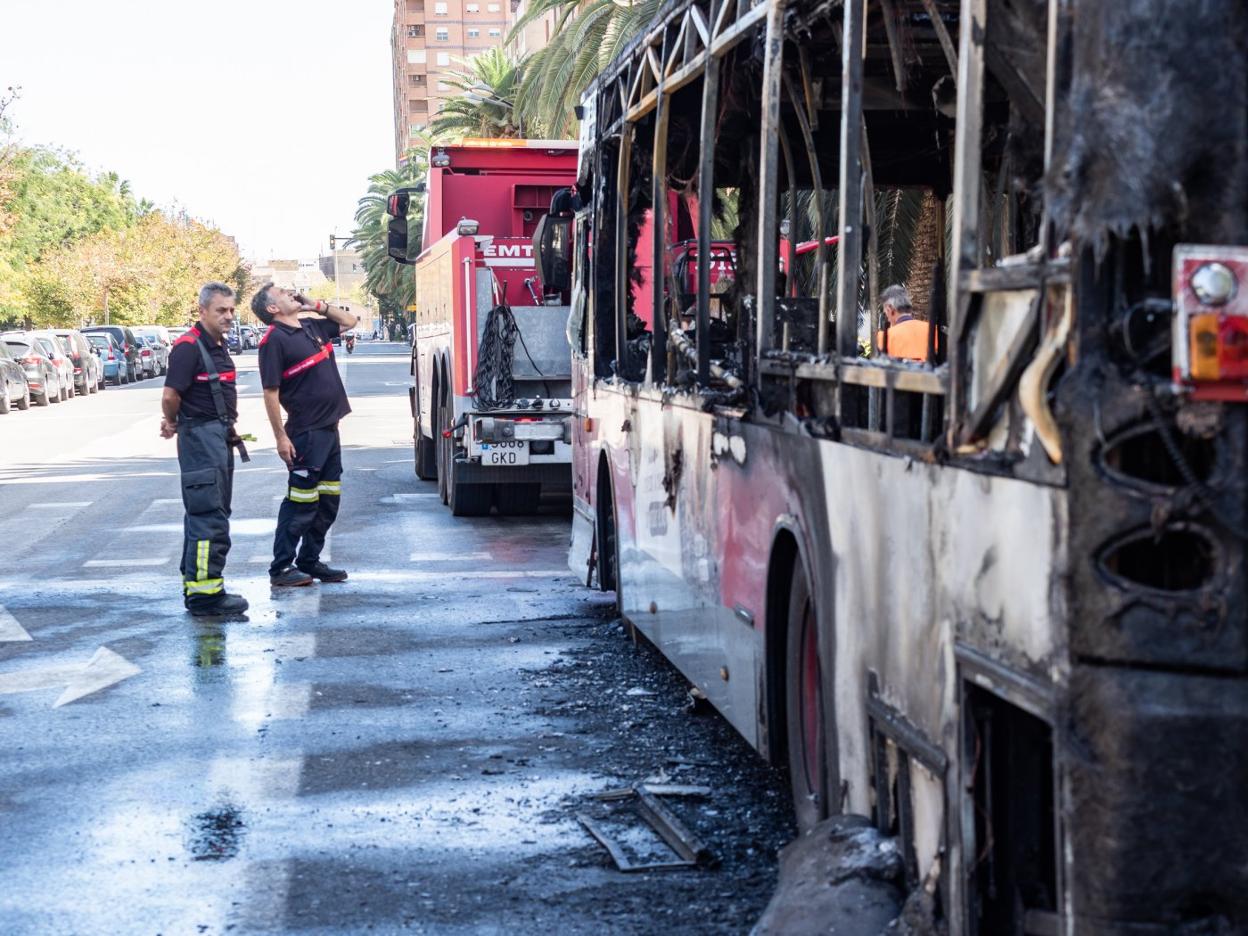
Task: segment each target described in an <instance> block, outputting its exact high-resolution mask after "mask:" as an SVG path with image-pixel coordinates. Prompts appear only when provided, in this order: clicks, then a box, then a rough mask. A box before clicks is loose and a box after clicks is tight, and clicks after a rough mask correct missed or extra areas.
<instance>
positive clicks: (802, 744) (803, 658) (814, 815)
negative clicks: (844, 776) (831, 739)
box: [784, 560, 828, 831]
mask: <svg viewBox="0 0 1248 936" xmlns="http://www.w3.org/2000/svg"><path fill="white" fill-rule="evenodd" d="M788 624H789V626H788V630H787V632H786V640H785V642H786V652H785V673H786V680H785V682H786V685H785V706H784V708H785V717H786V721H787V723H788V724H787V728H788V732H787V733H788V748H789V778H790V782H791V783H792V787H793V806H794V809H795V810H796V812H797V825H798V828H799V829H800V830H802V831H805V830H807V829H809V828H810V827H811V826H813V825H814V824H815V823H817V822H818V821H819V820H820V819H823V818H824V817H825V816H827V814H828V798H827V762H826V759H825V756H824V749H825V747H826V741H825V738H826V735H825V727H824V724H823V688H822V683H821V680H820V676H821V673H820V666H819V636H818V635H819V626H818V615H817V614H816V613H815V600H814V598H813V596H812V595H811V593H810V584H809V583H808V582H807V580H806V572H805V570H804V569H803V568H802V566H801V562H800V560H798V563H797V566H796V568H794V570H793V583H792V586H791V588H790V591H789V622H788Z"/></svg>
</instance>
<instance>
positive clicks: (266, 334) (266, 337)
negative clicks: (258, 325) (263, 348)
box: [257, 325, 277, 347]
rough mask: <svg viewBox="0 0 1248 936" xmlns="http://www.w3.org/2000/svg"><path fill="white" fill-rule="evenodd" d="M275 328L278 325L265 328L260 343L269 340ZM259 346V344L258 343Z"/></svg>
mask: <svg viewBox="0 0 1248 936" xmlns="http://www.w3.org/2000/svg"><path fill="white" fill-rule="evenodd" d="M275 328H277V326H276V325H270V326H269V327H268V328H267V329H265V332H264V334H263V335H262V336H261V337H260V344H264V343H265V342H266V341H268V340H269V335H271V334H273V329H275ZM257 347H259V346H258V345H257Z"/></svg>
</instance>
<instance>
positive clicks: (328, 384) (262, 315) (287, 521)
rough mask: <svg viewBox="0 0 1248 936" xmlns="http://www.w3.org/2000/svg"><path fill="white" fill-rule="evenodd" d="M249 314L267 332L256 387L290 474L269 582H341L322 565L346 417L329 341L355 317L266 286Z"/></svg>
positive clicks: (334, 509)
mask: <svg viewBox="0 0 1248 936" xmlns="http://www.w3.org/2000/svg"><path fill="white" fill-rule="evenodd" d="M251 309H252V311H253V312H254V313H255V314H256V317H257V318H258V319H260V321H262V322H264V323H266V324H267V325H268V326H269V328H268V331H266V332H265V333H264V337H263V338H261V339H260V383H261V385H262V386H263V387H264V406H265V410H266V411H267V413H268V416H269V422H270V423H271V424H272V426H273V436H274V438H275V439H276V441H277V454H278V455H279V456H280V457H281V459H282V461H284V462H285V463H286V467H287V468H289V469H290V475H289V479H288V483H287V488H286V497H285V499H284V500H283V501H282V505H281V507H280V508H279V510H278V514H277V533H276V535H275V536H274V538H273V564H272V565H271V566H270V567H269V583H270V584H271V585H275V586H288V585H310V584H312V581H313V579H320V580H321V581H322V582H342V581H345V580H346V578H347V573H346V572H345V571H343V570H342V569H331V568H330V567H329V566H327V565H326V564H325V563H324V562H322V561H321V550H322V549H324V547H325V537H326V535H327V534H328V533H329V528H330V526H332V525H333V522H334V519H335V518H336V517H337V516H338V503H339V497H340V495H341V493H342V448H341V445H340V443H339V439H338V420H340V419H342V417H343V416H346V415H347V414H348V413H349V412H351V405H350V404H349V403H348V402H347V391H346V388H344V387H343V385H342V378H341V377H340V376H339V374H338V368H337V366H336V365H335V363H334V346H333V344H332V342H333V339H334V338H336V337H338V336H339V335H340V334H341V333H342V332H344V331H346V330H347V329H349V328H354V327H355V326H356V325H357V324H358V323H359V317H358V316H356V315H354V314H353V313H351V312H349V311H347V310H346V309H344V308H341V307H340V306H335V305H330V304H329V303H326V302H315V303H311V302H309V301H308V300H307V299H305V298H304V297H303V296H301V295H300V294H299V293H297V292H293V291H289V290H285V289H279V288H278V287H276V286H274V285H273V284H272V283H268V284H266V285H265V286H263V287H261V289H260V290H259V291H258V292H257V293H256V295H255V296H254V297H253V298H252V300H251ZM282 410H285V411H286V417H287V418H286V423H285V425H283V424H282Z"/></svg>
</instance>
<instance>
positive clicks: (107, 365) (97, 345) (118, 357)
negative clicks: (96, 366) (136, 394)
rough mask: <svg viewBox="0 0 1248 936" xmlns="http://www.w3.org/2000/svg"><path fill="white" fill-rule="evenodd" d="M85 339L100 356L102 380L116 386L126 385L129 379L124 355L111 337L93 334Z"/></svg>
mask: <svg viewBox="0 0 1248 936" xmlns="http://www.w3.org/2000/svg"><path fill="white" fill-rule="evenodd" d="M85 337H86V339H87V341H89V342H90V343H91V347H93V348H94V349H95V351H96V353H97V354H98V355H99V356H100V358H99V359H100V366H101V367H102V368H103V372H104V380H111V381H112V382H113V383H114V384H118V385H120V384H123V383H127V382H128V381H129V378H128V377H127V375H126V355H125V352H124V351H122V350H121V347H120V346H119V345H118V344H117V341H116V340H115V339H114V338H113V336H112V335H106V334H99V333H94V334H90V335H87V336H85Z"/></svg>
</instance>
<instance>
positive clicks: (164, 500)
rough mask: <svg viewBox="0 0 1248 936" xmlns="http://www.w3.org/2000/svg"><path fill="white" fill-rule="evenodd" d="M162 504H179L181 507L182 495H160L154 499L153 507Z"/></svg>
mask: <svg viewBox="0 0 1248 936" xmlns="http://www.w3.org/2000/svg"><path fill="white" fill-rule="evenodd" d="M161 504H177V505H178V506H179V507H181V506H182V498H180V497H158V498H156V499H155V500H154V501H152V506H153V507H157V506H159V505H161Z"/></svg>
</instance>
